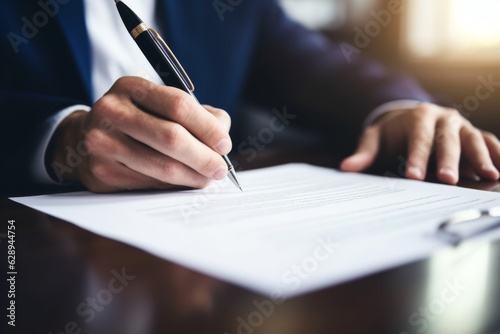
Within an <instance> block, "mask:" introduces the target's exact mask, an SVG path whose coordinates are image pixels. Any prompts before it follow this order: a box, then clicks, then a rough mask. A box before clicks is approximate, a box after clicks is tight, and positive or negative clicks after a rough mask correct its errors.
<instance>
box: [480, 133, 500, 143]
mask: <svg viewBox="0 0 500 334" xmlns="http://www.w3.org/2000/svg"><path fill="white" fill-rule="evenodd" d="M483 136H484V137H485V138H487V139H489V140H491V141H494V142H496V141H498V138H497V136H495V135H494V134H493V133H492V132H489V131H483Z"/></svg>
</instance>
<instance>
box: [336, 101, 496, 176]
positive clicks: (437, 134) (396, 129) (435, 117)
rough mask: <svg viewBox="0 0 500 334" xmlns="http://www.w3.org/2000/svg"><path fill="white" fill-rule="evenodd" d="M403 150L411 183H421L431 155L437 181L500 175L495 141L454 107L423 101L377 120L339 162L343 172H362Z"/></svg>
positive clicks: (493, 136) (407, 174) (494, 137)
mask: <svg viewBox="0 0 500 334" xmlns="http://www.w3.org/2000/svg"><path fill="white" fill-rule="evenodd" d="M403 152H407V160H408V162H407V166H406V171H405V172H406V175H405V176H406V177H408V178H411V179H415V180H424V179H425V177H426V173H427V166H428V163H429V158H430V156H431V154H433V153H435V156H436V161H437V169H436V171H437V177H438V179H439V180H440V181H441V182H444V183H448V184H456V183H457V182H458V179H459V175H460V174H462V175H464V176H467V177H472V178H478V177H479V178H482V179H486V180H498V178H499V176H500V174H499V172H498V169H499V168H500V142H499V140H498V138H497V137H496V136H495V135H493V134H491V133H488V132H484V131H480V130H478V129H477V128H475V127H474V126H473V125H472V124H471V123H470V122H469V121H468V120H466V119H465V118H464V117H462V116H461V115H460V113H459V112H458V111H456V110H454V109H447V108H442V107H439V106H436V105H433V104H427V103H422V104H421V105H420V106H419V107H418V108H415V109H413V110H397V111H392V112H389V113H387V114H386V115H384V116H383V117H381V118H380V119H379V120H378V121H377V122H376V123H375V124H373V125H372V126H370V127H369V128H367V129H366V130H365V132H364V133H363V135H362V136H361V140H360V144H359V146H358V149H357V151H356V153H355V154H353V155H352V156H350V157H348V158H347V159H345V160H344V161H343V162H342V164H341V169H342V170H344V171H350V172H359V171H363V170H365V169H366V168H368V167H369V166H370V165H372V164H373V163H374V162H375V159H376V158H377V157H378V156H379V155H383V156H386V157H389V156H391V157H394V156H395V155H397V154H402V153H403ZM395 162H396V161H395Z"/></svg>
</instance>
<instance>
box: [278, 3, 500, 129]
mask: <svg viewBox="0 0 500 334" xmlns="http://www.w3.org/2000/svg"><path fill="white" fill-rule="evenodd" d="M280 1H281V3H282V5H283V7H284V8H285V10H286V11H287V12H288V13H289V14H290V15H291V16H292V17H294V18H295V19H297V20H298V21H300V22H302V23H303V24H304V25H306V26H307V27H309V28H311V29H315V30H319V31H321V32H323V33H324V34H326V35H327V36H329V37H330V38H331V39H333V40H334V41H336V42H342V41H345V42H347V43H349V44H352V45H353V46H354V47H355V49H352V50H351V52H355V53H361V54H363V55H365V56H372V57H376V58H377V59H379V60H380V61H382V62H383V63H385V64H386V65H388V66H391V67H398V68H401V69H403V70H405V71H407V72H409V73H411V74H412V75H414V76H415V77H416V78H417V79H418V80H419V81H420V83H421V84H422V85H423V86H424V87H425V88H426V89H427V90H428V91H429V92H431V93H432V94H433V95H434V96H435V97H436V98H437V99H438V100H439V101H440V103H441V104H445V105H448V106H454V107H455V108H457V109H459V110H460V111H461V112H462V113H463V114H464V116H466V117H467V118H468V119H469V120H471V121H472V122H473V123H474V124H476V125H477V126H479V127H481V128H483V129H485V130H489V131H491V132H494V133H495V134H496V135H497V136H500V1H499V0H280Z"/></svg>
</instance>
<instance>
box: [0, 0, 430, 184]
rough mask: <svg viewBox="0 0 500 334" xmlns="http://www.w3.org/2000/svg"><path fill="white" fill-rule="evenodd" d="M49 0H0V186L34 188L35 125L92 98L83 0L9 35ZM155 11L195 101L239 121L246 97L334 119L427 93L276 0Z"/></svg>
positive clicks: (161, 2) (162, 2)
mask: <svg viewBox="0 0 500 334" xmlns="http://www.w3.org/2000/svg"><path fill="white" fill-rule="evenodd" d="M55 1H56V0H41V1H34V0H6V1H4V2H3V3H2V10H1V11H0V36H1V37H0V57H1V61H0V75H1V77H0V132H1V134H0V152H2V165H1V166H0V184H1V185H2V186H4V185H8V184H10V185H12V184H16V185H22V184H24V185H31V184H32V183H33V180H30V179H29V177H28V173H27V170H28V166H29V164H30V163H31V162H30V158H31V152H32V151H33V148H34V147H36V145H37V144H38V143H37V142H36V138H37V136H36V134H37V133H38V132H39V131H40V130H39V129H40V126H41V125H42V124H43V122H44V121H45V120H46V119H47V118H48V117H50V116H51V115H53V114H54V113H56V112H57V111H59V110H60V109H61V108H64V107H66V106H69V105H72V104H79V103H81V104H87V105H90V104H91V103H92V100H93V97H92V90H91V86H90V85H91V77H90V76H91V58H90V49H89V40H88V34H87V31H86V27H85V19H84V15H85V13H84V6H83V2H82V0H58V7H59V8H58V12H57V14H56V15H54V17H50V15H47V16H48V20H47V21H48V22H47V24H46V25H44V26H42V27H39V28H37V30H38V31H37V32H36V34H33V31H31V32H30V33H32V34H31V35H33V36H30V37H29V38H25V39H24V40H23V41H22V42H21V43H19V45H13V43H12V41H11V39H12V38H13V37H12V36H14V35H13V34H16V36H21V37H22V36H23V31H22V27H23V25H24V21H23V18H25V19H27V20H28V21H30V22H33V19H34V16H36V15H37V13H40V12H43V8H42V6H41V5H40V3H51V2H55ZM134 2H137V3H139V0H135V1H134V0H129V1H128V2H127V4H128V5H129V6H130V7H131V8H133V7H134ZM222 2H225V1H222ZM233 3H235V2H233ZM157 13H158V15H159V21H160V22H162V26H161V27H160V29H159V30H160V31H161V33H162V35H163V36H164V38H165V39H166V40H167V43H169V45H170V46H171V48H172V49H173V51H174V53H175V54H176V55H177V57H178V58H179V60H180V62H181V63H182V64H183V66H184V67H185V69H186V71H187V72H188V73H189V75H190V76H191V78H192V80H193V82H194V83H195V86H196V92H195V93H196V95H197V97H198V99H199V100H200V102H202V103H207V104H211V105H214V106H217V107H220V108H223V109H225V110H227V111H228V112H229V113H230V114H232V116H233V118H234V119H236V120H237V115H235V110H236V109H237V106H238V105H239V103H240V102H241V101H242V100H243V99H248V100H251V101H252V102H254V103H260V104H262V105H265V106H267V107H269V108H272V107H277V108H280V107H282V106H283V105H287V106H288V108H296V109H297V110H307V111H310V112H313V113H314V112H317V111H319V112H323V111H325V110H327V109H329V110H330V111H332V112H333V115H334V117H335V118H336V119H338V122H339V123H342V122H348V121H347V119H351V118H352V117H345V116H346V115H348V113H353V112H356V113H357V114H356V117H355V118H356V119H358V120H359V121H360V122H361V120H362V119H363V118H364V117H365V116H366V114H367V113H368V112H369V111H370V110H372V109H373V108H375V107H377V106H378V105H380V104H382V103H384V102H388V101H392V100H396V99H418V100H426V101H427V100H430V97H429V96H428V95H427V94H426V93H425V92H424V91H423V90H422V89H421V88H420V87H419V86H418V85H417V84H416V83H415V82H413V81H412V80H410V79H408V78H406V77H404V76H401V75H400V74H397V73H395V72H392V71H388V70H387V69H386V68H384V67H382V66H381V65H380V64H378V63H376V62H373V61H369V60H364V59H361V58H356V59H354V61H352V62H350V63H349V62H348V61H347V60H346V58H345V56H344V54H343V53H342V51H341V49H340V48H339V47H338V46H337V45H335V44H332V43H331V42H329V41H327V40H326V39H325V38H324V37H322V36H321V35H319V34H317V33H314V32H311V31H308V30H306V29H304V28H303V27H301V26H300V25H298V24H296V23H295V22H293V21H292V20H290V19H289V18H288V17H286V15H285V14H284V13H283V11H282V10H281V8H280V7H279V5H278V4H277V2H276V1H273V0H243V1H241V3H240V4H239V5H237V6H236V7H234V8H233V10H232V11H226V12H224V13H223V18H224V20H221V16H220V15H219V14H218V13H217V11H216V10H215V8H214V1H213V0H158V3H157ZM42 16H43V15H42ZM40 17H41V16H40V15H38V19H40ZM42 19H43V17H42ZM39 23H40V22H39ZM116 29H124V27H123V26H120V27H116ZM9 36H10V39H9ZM23 38H24V37H23ZM14 44H16V43H14ZM16 49H17V50H16Z"/></svg>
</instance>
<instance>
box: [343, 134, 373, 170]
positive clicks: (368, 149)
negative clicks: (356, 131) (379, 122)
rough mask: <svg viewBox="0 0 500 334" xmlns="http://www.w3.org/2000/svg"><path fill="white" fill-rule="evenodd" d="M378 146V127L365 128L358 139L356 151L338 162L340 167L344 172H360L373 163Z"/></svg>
mask: <svg viewBox="0 0 500 334" xmlns="http://www.w3.org/2000/svg"><path fill="white" fill-rule="evenodd" d="M379 147H380V127H379V126H370V127H369V128H367V129H366V130H365V131H364V132H363V135H362V136H361V139H360V141H359V145H358V149H357V150H356V153H354V154H353V155H351V156H350V157H347V158H346V159H344V161H342V163H341V164H340V169H341V170H343V171H346V172H361V171H363V170H365V169H367V168H368V167H370V166H371V164H373V162H374V161H375V158H376V157H377V153H378V151H379Z"/></svg>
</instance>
